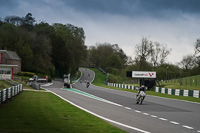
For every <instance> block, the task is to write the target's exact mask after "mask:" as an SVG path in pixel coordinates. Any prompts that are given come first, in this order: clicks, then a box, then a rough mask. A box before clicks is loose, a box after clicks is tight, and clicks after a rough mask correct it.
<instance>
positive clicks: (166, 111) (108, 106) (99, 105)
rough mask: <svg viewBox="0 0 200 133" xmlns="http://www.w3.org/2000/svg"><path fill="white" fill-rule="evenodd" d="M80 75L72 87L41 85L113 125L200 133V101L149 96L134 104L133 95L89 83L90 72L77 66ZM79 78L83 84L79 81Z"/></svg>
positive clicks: (154, 132) (156, 132) (138, 131)
mask: <svg viewBox="0 0 200 133" xmlns="http://www.w3.org/2000/svg"><path fill="white" fill-rule="evenodd" d="M80 71H81V72H82V76H81V78H80V80H79V81H78V82H76V83H75V84H74V85H73V89H67V88H62V87H63V82H59V81H54V83H53V85H51V86H44V88H46V89H47V90H50V91H52V92H54V93H55V94H57V95H59V96H61V97H62V98H64V99H66V100H68V102H71V103H72V104H74V105H75V106H78V107H79V108H81V109H83V110H85V111H87V112H89V113H91V114H93V115H96V116H98V117H100V118H102V119H104V120H106V121H108V122H109V123H111V124H112V125H114V126H117V127H119V128H121V129H123V130H125V131H127V132H134V133H149V132H151V133H198V132H199V133H200V104H199V103H192V102H186V101H179V100H172V99H166V98H159V97H154V96H148V92H147V97H146V98H145V100H144V102H143V104H142V105H137V104H136V103H135V94H134V93H130V92H124V91H118V90H112V89H107V88H102V87H97V86H94V85H90V87H89V88H86V84H85V81H90V82H91V81H92V80H93V78H94V73H93V71H91V70H89V69H86V68H80ZM81 80H82V83H81V82H80V81H81Z"/></svg>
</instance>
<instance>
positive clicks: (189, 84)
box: [161, 75, 200, 90]
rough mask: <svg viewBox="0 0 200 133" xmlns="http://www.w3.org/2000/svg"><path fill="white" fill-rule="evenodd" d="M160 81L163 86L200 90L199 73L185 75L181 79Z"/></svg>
mask: <svg viewBox="0 0 200 133" xmlns="http://www.w3.org/2000/svg"><path fill="white" fill-rule="evenodd" d="M161 83H162V85H163V87H165V88H172V89H187V90H200V75H196V76H191V77H185V78H182V79H172V80H168V81H163V82H161ZM180 83H181V84H180Z"/></svg>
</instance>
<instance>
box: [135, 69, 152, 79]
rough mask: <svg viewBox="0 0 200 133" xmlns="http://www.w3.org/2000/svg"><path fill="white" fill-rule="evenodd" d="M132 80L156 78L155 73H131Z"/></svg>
mask: <svg viewBox="0 0 200 133" xmlns="http://www.w3.org/2000/svg"><path fill="white" fill-rule="evenodd" d="M132 77H133V78H156V72H147V71H132Z"/></svg>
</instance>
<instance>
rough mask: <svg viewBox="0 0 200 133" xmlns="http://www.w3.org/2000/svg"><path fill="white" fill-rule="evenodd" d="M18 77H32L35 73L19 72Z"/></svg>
mask: <svg viewBox="0 0 200 133" xmlns="http://www.w3.org/2000/svg"><path fill="white" fill-rule="evenodd" d="M18 75H19V76H26V77H33V76H34V75H35V73H32V72H19V73H18Z"/></svg>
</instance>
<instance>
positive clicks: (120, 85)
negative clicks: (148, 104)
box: [107, 83, 136, 90]
mask: <svg viewBox="0 0 200 133" xmlns="http://www.w3.org/2000/svg"><path fill="white" fill-rule="evenodd" d="M107 86H111V87H117V88H123V89H130V90H136V87H135V86H133V85H125V84H118V83H107Z"/></svg>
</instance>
